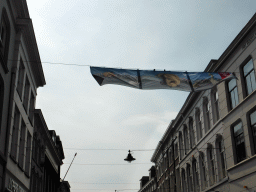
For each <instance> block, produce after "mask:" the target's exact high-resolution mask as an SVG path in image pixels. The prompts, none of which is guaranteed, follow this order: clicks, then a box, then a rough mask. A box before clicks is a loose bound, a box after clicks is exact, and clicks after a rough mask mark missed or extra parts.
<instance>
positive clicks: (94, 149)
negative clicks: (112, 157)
mask: <svg viewBox="0 0 256 192" xmlns="http://www.w3.org/2000/svg"><path fill="white" fill-rule="evenodd" d="M64 149H67V150H84V151H128V150H127V149H86V148H84V149H82V148H64ZM154 150H155V149H134V150H131V151H154Z"/></svg>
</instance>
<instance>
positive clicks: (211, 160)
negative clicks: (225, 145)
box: [207, 144, 216, 186]
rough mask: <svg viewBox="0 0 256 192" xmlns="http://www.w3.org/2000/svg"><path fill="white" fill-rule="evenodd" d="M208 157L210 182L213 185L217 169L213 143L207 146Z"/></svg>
mask: <svg viewBox="0 0 256 192" xmlns="http://www.w3.org/2000/svg"><path fill="white" fill-rule="evenodd" d="M207 159H208V171H209V184H210V186H212V185H213V184H214V183H215V182H216V171H215V158H214V152H213V146H212V145H211V144H209V145H208V147H207Z"/></svg>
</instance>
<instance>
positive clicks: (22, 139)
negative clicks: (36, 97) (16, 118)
mask: <svg viewBox="0 0 256 192" xmlns="http://www.w3.org/2000/svg"><path fill="white" fill-rule="evenodd" d="M25 133H26V124H25V123H24V121H23V120H22V123H21V133H20V145H19V161H18V164H19V167H20V168H21V169H24V158H25V138H26V135H25Z"/></svg>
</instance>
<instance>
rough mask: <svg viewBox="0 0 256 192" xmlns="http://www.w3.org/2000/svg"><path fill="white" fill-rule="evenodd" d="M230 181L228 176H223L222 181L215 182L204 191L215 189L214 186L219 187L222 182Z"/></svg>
mask: <svg viewBox="0 0 256 192" xmlns="http://www.w3.org/2000/svg"><path fill="white" fill-rule="evenodd" d="M227 181H228V177H225V178H223V179H222V180H221V181H219V182H218V183H215V184H213V185H212V186H210V187H208V188H206V189H205V190H203V191H202V192H207V191H209V192H210V191H213V189H214V188H216V187H218V186H219V185H221V184H222V183H225V182H227Z"/></svg>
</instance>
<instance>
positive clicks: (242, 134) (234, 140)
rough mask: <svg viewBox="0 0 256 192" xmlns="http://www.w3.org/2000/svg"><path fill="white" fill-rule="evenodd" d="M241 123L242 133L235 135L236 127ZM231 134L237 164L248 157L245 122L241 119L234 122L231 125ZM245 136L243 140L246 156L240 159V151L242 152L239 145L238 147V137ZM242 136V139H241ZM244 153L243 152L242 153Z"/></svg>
mask: <svg viewBox="0 0 256 192" xmlns="http://www.w3.org/2000/svg"><path fill="white" fill-rule="evenodd" d="M240 123H241V130H242V133H240V134H239V135H238V136H236V137H235V133H234V128H235V127H236V126H238V125H239V124H240ZM231 136H232V144H233V155H234V162H235V164H237V163H239V162H241V161H243V160H245V159H246V158H247V154H246V144H245V137H244V129H243V122H242V120H241V119H238V120H237V121H236V122H234V123H233V124H232V125H231ZM240 136H241V137H243V138H242V139H243V142H244V157H242V158H241V159H240V157H239V155H238V153H241V150H238V149H237V147H238V144H237V140H238V139H236V138H238V137H240ZM241 137H240V139H241ZM241 154H242V153H241Z"/></svg>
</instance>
